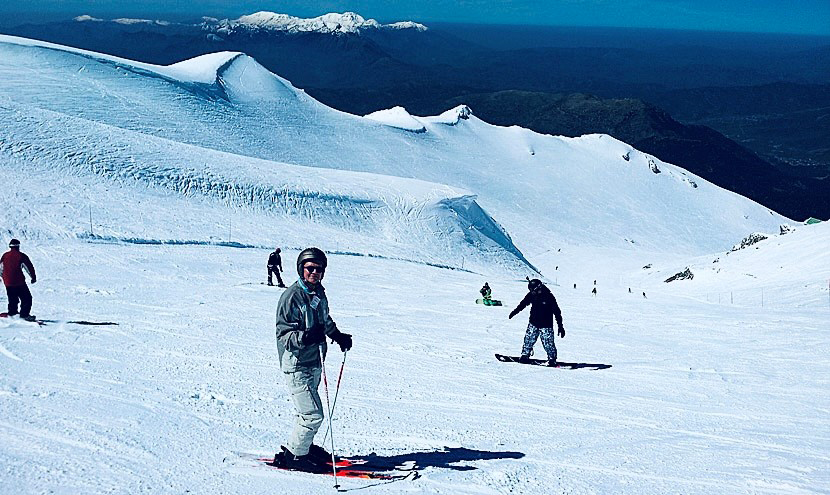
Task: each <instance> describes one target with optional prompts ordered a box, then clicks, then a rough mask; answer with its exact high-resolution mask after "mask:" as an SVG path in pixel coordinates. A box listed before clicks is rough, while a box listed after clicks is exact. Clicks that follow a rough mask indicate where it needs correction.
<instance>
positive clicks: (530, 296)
mask: <svg viewBox="0 0 830 495" xmlns="http://www.w3.org/2000/svg"><path fill="white" fill-rule="evenodd" d="M527 289H528V293H527V295H526V296H525V297H524V299H522V301H521V302H520V303H519V305H518V306H516V309H514V310H513V311H511V312H510V316H508V318H513V317H514V316H516V315H517V314H518V313H519V312H520V311H522V310H523V309H524V308H525V307H527V305H528V304H530V320H529V322H528V324H527V331H526V332H525V340H524V345H523V346H522V356H521V357H520V358H519V362H520V363H528V362H530V354H531V353H532V352H533V346H534V345H535V344H536V340H537V339H538V338H539V335H540V334H541V336H542V346H544V348H545V352H547V354H548V366H556V344H555V343H554V340H553V338H554V334H553V319H554V317H555V318H556V325H557V327H558V328H559V336H560V337H562V338H564V337H565V327H564V326H562V311H561V310H560V309H559V305H558V304H556V298H555V297H553V293H551V291H550V289H548V288H547V286H546V285H545V284H543V283H542V281H541V280H539V279H538V278H534V279H533V280H529V281H528V282H527Z"/></svg>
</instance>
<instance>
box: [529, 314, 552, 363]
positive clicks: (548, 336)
mask: <svg viewBox="0 0 830 495" xmlns="http://www.w3.org/2000/svg"><path fill="white" fill-rule="evenodd" d="M539 334H541V335H542V346H543V347H544V348H545V352H547V353H548V359H552V360H554V361H556V344H555V343H554V342H553V336H554V333H553V328H538V327H536V326H534V325H533V324H532V323H528V324H527V332H525V342H524V345H523V346H522V356H530V354H531V353H532V352H533V346H534V345H535V344H536V340H537V339H538V338H539Z"/></svg>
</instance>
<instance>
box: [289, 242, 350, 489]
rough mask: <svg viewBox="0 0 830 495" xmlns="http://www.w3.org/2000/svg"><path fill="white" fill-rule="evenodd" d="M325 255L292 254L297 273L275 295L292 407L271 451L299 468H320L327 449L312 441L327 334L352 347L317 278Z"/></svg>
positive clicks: (310, 252)
mask: <svg viewBox="0 0 830 495" xmlns="http://www.w3.org/2000/svg"><path fill="white" fill-rule="evenodd" d="M327 263H328V261H327V259H326V255H325V253H323V251H321V250H320V249H317V248H308V249H305V250H303V251H302V252H301V253H300V255H299V257H298V258H297V273H299V275H300V278H299V280H297V281H296V282H294V283H293V284H292V285H291V286H290V287H288V288H287V289H286V290H285V292H283V293H282V296H280V301H279V303H278V304H277V325H276V326H277V350H278V351H279V360H280V369H281V371H282V373H283V376H284V377H285V381H286V384H287V385H288V390H289V392H290V393H291V399H292V401H293V403H294V409H295V412H296V424H295V425H294V430H293V432H292V433H291V437H290V438H289V440H288V445H287V446H283V447H282V450H281V451H280V452H279V453H277V455H276V456H275V457H274V464H276V465H278V466H281V467H284V468H287V469H294V470H298V471H307V472H313V473H325V472H329V471H330V470H331V466H329V465H328V464H327V462H330V461H331V460H332V458H331V454H330V453H328V452H326V450H325V449H323V448H322V447H320V446H318V445H313V444H312V441H313V440H314V435H316V434H317V430H319V429H320V425H321V424H322V422H323V403H322V401H321V400H320V394H319V393H318V392H317V388H318V387H319V386H320V376H321V372H322V368H323V359H325V355H326V349H327V346H326V337H329V338H331V339H333V340H334V341H335V342H337V344H338V345H339V346H340V349H341V350H342V351H343V352H346V351H348V350H349V349H351V347H352V337H351V335H349V334H347V333H343V332H341V331H340V330H338V329H337V325H336V324H335V323H334V320H332V319H331V316H329V303H328V299H327V298H326V292H325V290H324V289H323V286H322V285H321V283H320V282H322V280H323V275H324V274H325V271H326V265H327Z"/></svg>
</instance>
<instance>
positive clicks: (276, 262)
mask: <svg viewBox="0 0 830 495" xmlns="http://www.w3.org/2000/svg"><path fill="white" fill-rule="evenodd" d="M268 266H274V267H277V266H278V267H279V268H280V270H282V258H280V253H278V252H276V251H274V252H273V253H271V255H270V256H268Z"/></svg>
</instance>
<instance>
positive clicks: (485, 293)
mask: <svg viewBox="0 0 830 495" xmlns="http://www.w3.org/2000/svg"><path fill="white" fill-rule="evenodd" d="M479 292H480V293H481V297H483V298H484V301H485V303H484V304H487V302H489V301H490V300H491V299H492V298H493V291H492V290H490V286H489V285H488V284H487V282H484V287H482V288H481V290H479Z"/></svg>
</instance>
